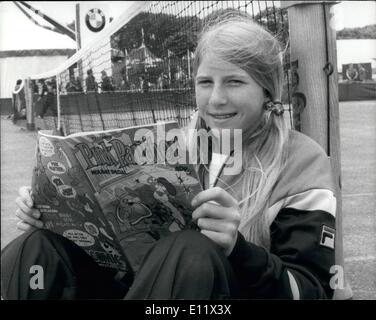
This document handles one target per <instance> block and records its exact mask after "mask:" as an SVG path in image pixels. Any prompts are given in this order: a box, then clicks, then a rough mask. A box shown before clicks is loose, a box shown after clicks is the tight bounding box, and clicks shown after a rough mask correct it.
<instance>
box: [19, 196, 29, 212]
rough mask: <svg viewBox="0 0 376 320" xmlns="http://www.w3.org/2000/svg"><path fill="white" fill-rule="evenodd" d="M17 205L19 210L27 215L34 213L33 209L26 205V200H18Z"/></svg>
mask: <svg viewBox="0 0 376 320" xmlns="http://www.w3.org/2000/svg"><path fill="white" fill-rule="evenodd" d="M16 204H17V206H18V208H19V209H21V210H22V211H23V212H25V213H29V212H30V211H32V207H29V206H28V205H27V204H26V202H25V200H24V199H22V198H21V197H17V198H16Z"/></svg>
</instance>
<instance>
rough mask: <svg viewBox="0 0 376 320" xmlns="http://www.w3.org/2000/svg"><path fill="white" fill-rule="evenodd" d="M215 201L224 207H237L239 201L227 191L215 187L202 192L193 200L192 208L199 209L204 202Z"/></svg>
mask: <svg viewBox="0 0 376 320" xmlns="http://www.w3.org/2000/svg"><path fill="white" fill-rule="evenodd" d="M209 201H215V202H217V203H218V204H220V205H222V206H224V207H236V206H237V205H238V201H237V200H236V199H234V197H233V196H232V195H230V194H229V193H228V192H227V191H225V190H223V189H222V188H220V187H215V188H211V189H207V190H204V191H201V192H200V193H199V194H198V195H196V196H195V197H194V198H193V200H192V206H194V207H198V206H200V205H201V204H203V203H204V202H209Z"/></svg>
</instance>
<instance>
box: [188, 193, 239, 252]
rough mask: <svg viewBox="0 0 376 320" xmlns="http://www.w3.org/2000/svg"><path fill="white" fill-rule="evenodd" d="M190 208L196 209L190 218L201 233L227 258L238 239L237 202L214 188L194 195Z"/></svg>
mask: <svg viewBox="0 0 376 320" xmlns="http://www.w3.org/2000/svg"><path fill="white" fill-rule="evenodd" d="M192 206H193V207H195V208H196V209H195V210H194V211H193V213H192V217H193V220H197V225H198V226H199V227H200V229H201V233H203V234H204V235H206V236H207V237H208V238H210V239H211V240H213V241H214V242H215V243H217V244H218V245H219V246H220V247H222V248H223V251H224V253H225V255H226V256H229V255H230V254H231V252H232V250H233V249H234V246H235V244H236V240H237V238H238V227H239V223H240V213H239V210H238V202H237V201H236V200H235V199H234V198H233V197H232V196H231V195H230V194H229V193H228V192H227V191H225V190H223V189H222V188H219V187H215V188H211V189H207V190H204V191H201V192H200V193H199V194H198V195H196V196H195V197H194V198H193V200H192Z"/></svg>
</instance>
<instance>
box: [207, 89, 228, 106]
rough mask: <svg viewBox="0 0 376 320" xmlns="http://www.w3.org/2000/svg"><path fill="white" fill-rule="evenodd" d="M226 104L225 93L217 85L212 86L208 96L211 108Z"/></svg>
mask: <svg viewBox="0 0 376 320" xmlns="http://www.w3.org/2000/svg"><path fill="white" fill-rule="evenodd" d="M226 103H227V96H226V91H225V89H224V88H223V87H221V86H219V85H214V86H213V90H212V92H211V94H210V99H209V104H210V105H213V106H221V105H225V104H226Z"/></svg>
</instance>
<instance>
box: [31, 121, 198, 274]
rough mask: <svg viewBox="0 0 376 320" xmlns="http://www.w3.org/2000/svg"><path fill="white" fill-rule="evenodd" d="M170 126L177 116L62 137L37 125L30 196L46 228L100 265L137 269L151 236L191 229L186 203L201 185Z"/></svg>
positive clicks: (189, 207)
mask: <svg viewBox="0 0 376 320" xmlns="http://www.w3.org/2000/svg"><path fill="white" fill-rule="evenodd" d="M174 130H175V131H174ZM171 132H172V134H171ZM174 132H176V133H178V134H180V133H181V132H182V131H180V130H179V129H178V124H177V123H176V122H167V123H160V124H153V125H147V126H137V127H131V128H125V129H116V130H109V131H100V132H84V133H79V134H73V135H69V136H66V137H61V136H53V135H51V134H50V133H46V132H44V131H39V133H38V142H37V150H36V155H37V161H36V166H35V169H34V172H33V181H32V195H33V198H34V203H35V206H36V208H37V209H39V210H40V212H41V215H42V218H41V219H42V221H43V222H44V225H45V228H47V229H50V230H52V231H54V232H56V233H58V234H61V235H63V236H64V237H66V238H68V239H70V240H72V241H74V242H75V243H76V244H78V245H79V246H80V247H82V248H83V249H84V250H85V251H86V252H87V253H88V254H89V255H90V256H92V257H93V258H94V259H95V260H96V261H97V263H98V264H99V265H100V266H103V267H107V268H116V269H118V270H121V271H129V270H131V271H133V272H136V271H137V270H138V267H139V265H140V263H141V260H142V259H143V257H144V255H145V253H146V251H147V250H148V249H149V248H150V247H151V246H152V245H153V244H154V243H155V242H156V241H157V240H158V239H160V238H161V237H163V236H165V235H168V234H169V233H170V232H174V231H178V230H182V229H185V228H195V225H194V223H192V221H191V214H192V211H193V209H192V207H191V205H190V203H191V200H192V199H193V197H194V196H195V195H196V194H197V193H199V192H200V191H201V185H200V182H199V180H198V178H197V175H196V172H195V170H194V168H193V166H192V165H189V164H186V163H188V161H186V159H187V158H186V154H184V153H185V152H186V151H185V150H184V148H180V145H179V143H181V141H180V140H179V139H178V138H177V137H178V134H177V135H175V136H174ZM167 133H168V134H167ZM161 137H162V138H161ZM183 162H184V163H183Z"/></svg>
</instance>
